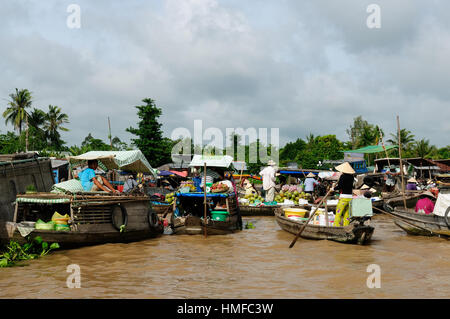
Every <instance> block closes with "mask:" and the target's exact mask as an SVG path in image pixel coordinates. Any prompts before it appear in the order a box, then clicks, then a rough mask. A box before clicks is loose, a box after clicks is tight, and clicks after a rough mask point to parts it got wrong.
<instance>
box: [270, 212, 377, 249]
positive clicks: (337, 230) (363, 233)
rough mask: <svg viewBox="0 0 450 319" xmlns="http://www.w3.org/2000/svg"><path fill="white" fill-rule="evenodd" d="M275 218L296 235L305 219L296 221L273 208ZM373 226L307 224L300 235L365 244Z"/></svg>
mask: <svg viewBox="0 0 450 319" xmlns="http://www.w3.org/2000/svg"><path fill="white" fill-rule="evenodd" d="M275 219H276V221H277V223H278V225H279V226H280V227H281V229H283V230H285V231H287V232H289V233H291V234H293V235H297V234H298V232H299V231H300V228H301V227H302V226H303V225H304V223H305V221H298V220H294V219H291V218H288V217H286V216H285V214H284V211H283V209H282V208H277V209H276V210H275ZM373 232H374V227H372V226H369V225H365V224H364V220H363V221H361V222H356V223H351V224H350V225H349V226H345V227H334V226H320V225H307V226H306V227H305V229H304V230H303V232H302V234H301V235H300V236H301V237H303V238H306V239H327V240H332V241H336V242H340V243H348V244H360V245H363V244H367V243H368V242H369V241H370V239H371V238H372V234H373Z"/></svg>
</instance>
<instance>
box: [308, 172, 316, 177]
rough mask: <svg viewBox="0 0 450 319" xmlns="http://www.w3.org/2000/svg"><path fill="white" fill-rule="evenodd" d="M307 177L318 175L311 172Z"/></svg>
mask: <svg viewBox="0 0 450 319" xmlns="http://www.w3.org/2000/svg"><path fill="white" fill-rule="evenodd" d="M306 177H316V175H314V174H313V173H309V174H308V175H306Z"/></svg>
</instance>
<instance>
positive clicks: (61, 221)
mask: <svg viewBox="0 0 450 319" xmlns="http://www.w3.org/2000/svg"><path fill="white" fill-rule="evenodd" d="M69 219H70V217H69V215H67V214H65V215H64V216H63V215H61V214H59V213H58V212H55V213H54V214H53V216H52V222H54V223H55V224H58V225H67V222H68V221H69Z"/></svg>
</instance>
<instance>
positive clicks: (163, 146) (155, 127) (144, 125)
mask: <svg viewBox="0 0 450 319" xmlns="http://www.w3.org/2000/svg"><path fill="white" fill-rule="evenodd" d="M142 102H144V103H145V104H144V105H138V106H136V108H137V109H138V112H137V114H138V117H139V118H140V121H139V123H138V128H133V127H129V128H127V129H126V131H127V132H129V133H131V134H133V135H136V136H137V138H136V139H132V142H133V144H134V145H136V146H137V147H138V148H139V149H140V150H141V151H142V153H143V154H144V155H145V157H146V158H147V160H148V161H149V163H150V165H152V166H153V167H158V166H161V165H163V164H166V163H170V162H171V161H172V159H171V143H169V141H170V140H169V139H167V138H164V137H163V132H162V130H161V126H162V124H161V123H159V122H158V118H159V117H160V116H161V114H162V110H161V109H160V108H158V107H157V106H156V104H155V101H154V100H152V99H150V98H146V99H143V100H142Z"/></svg>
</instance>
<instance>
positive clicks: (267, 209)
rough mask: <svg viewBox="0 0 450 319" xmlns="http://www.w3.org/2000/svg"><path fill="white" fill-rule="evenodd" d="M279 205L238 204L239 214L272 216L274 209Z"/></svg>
mask: <svg viewBox="0 0 450 319" xmlns="http://www.w3.org/2000/svg"><path fill="white" fill-rule="evenodd" d="M279 207H281V206H280V205H274V206H249V205H239V210H240V212H241V216H274V215H275V209H276V208H279Z"/></svg>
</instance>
